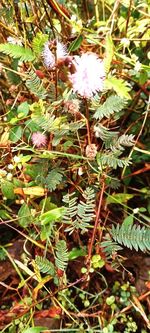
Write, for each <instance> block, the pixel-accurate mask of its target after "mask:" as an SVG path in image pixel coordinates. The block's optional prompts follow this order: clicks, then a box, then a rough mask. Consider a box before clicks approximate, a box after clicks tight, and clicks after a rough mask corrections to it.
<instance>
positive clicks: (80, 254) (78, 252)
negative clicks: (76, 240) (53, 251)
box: [68, 247, 86, 260]
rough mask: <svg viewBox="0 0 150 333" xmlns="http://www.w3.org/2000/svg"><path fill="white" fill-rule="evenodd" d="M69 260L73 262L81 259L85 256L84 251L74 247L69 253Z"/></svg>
mask: <svg viewBox="0 0 150 333" xmlns="http://www.w3.org/2000/svg"><path fill="white" fill-rule="evenodd" d="M68 255H69V260H74V259H76V258H78V257H83V256H85V255H86V251H85V249H81V248H77V247H74V248H73V249H72V250H71V251H70V252H69V253H68Z"/></svg>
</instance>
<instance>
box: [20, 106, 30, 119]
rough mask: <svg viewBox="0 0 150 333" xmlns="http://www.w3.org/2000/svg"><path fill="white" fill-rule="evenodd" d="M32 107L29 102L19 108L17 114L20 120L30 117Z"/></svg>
mask: <svg viewBox="0 0 150 333" xmlns="http://www.w3.org/2000/svg"><path fill="white" fill-rule="evenodd" d="M29 110H30V106H29V104H28V103H27V102H23V103H21V104H20V105H19V106H18V108H17V113H18V117H19V118H24V117H26V116H27V115H28V113H29Z"/></svg>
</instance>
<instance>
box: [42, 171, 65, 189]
mask: <svg viewBox="0 0 150 333" xmlns="http://www.w3.org/2000/svg"><path fill="white" fill-rule="evenodd" d="M60 171H61V170H60V169H53V170H51V171H50V172H49V173H48V175H47V177H46V179H45V184H46V187H47V188H48V189H49V191H54V190H56V188H57V186H58V185H60V184H61V182H62V178H63V175H62V173H60Z"/></svg>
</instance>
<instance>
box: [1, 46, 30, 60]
mask: <svg viewBox="0 0 150 333" xmlns="http://www.w3.org/2000/svg"><path fill="white" fill-rule="evenodd" d="M0 52H2V53H4V54H7V55H9V56H10V57H12V58H14V59H19V60H20V61H33V60H34V59H35V55H34V53H33V52H32V50H31V49H29V48H25V47H23V46H20V45H14V44H10V43H5V44H0Z"/></svg>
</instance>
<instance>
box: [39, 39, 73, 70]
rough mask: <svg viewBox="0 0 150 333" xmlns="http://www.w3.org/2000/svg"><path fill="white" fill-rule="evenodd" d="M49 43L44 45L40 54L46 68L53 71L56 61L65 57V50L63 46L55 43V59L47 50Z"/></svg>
mask: <svg viewBox="0 0 150 333" xmlns="http://www.w3.org/2000/svg"><path fill="white" fill-rule="evenodd" d="M49 45H50V43H49V42H46V43H45V45H44V50H43V52H42V56H43V60H44V64H45V66H46V67H47V68H51V69H53V68H54V67H55V65H56V61H57V60H58V59H62V58H65V57H66V56H67V48H66V46H65V45H64V44H62V43H60V42H58V41H56V57H55V54H53V53H52V51H51V50H50V49H49Z"/></svg>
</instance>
